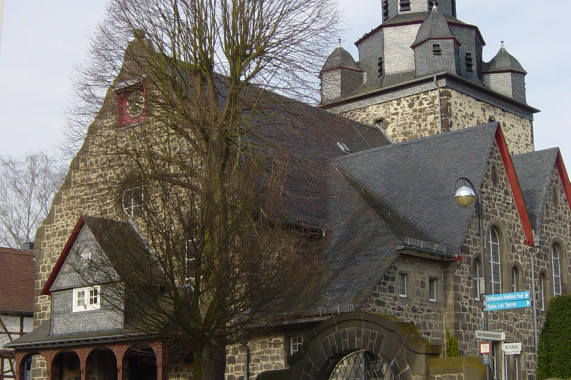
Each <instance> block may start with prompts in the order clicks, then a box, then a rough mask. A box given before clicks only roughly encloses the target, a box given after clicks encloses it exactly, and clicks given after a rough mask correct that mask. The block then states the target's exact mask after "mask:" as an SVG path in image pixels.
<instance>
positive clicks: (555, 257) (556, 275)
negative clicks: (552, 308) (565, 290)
mask: <svg viewBox="0 0 571 380" xmlns="http://www.w3.org/2000/svg"><path fill="white" fill-rule="evenodd" d="M560 251H561V249H560V248H558V246H557V244H553V245H552V246H551V266H552V273H553V295H554V296H559V295H561V254H560V253H559V252H560Z"/></svg>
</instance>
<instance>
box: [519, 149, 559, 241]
mask: <svg viewBox="0 0 571 380" xmlns="http://www.w3.org/2000/svg"><path fill="white" fill-rule="evenodd" d="M558 153H559V149H558V148H552V149H546V150H540V151H536V152H530V153H522V154H518V155H514V156H512V161H513V164H514V167H515V170H516V173H517V177H518V179H519V183H520V186H521V190H522V192H523V198H524V200H525V204H526V206H527V211H528V213H529V219H530V222H531V226H532V228H533V230H534V232H535V233H536V234H538V233H539V228H540V227H541V224H542V221H543V215H544V213H545V203H546V201H547V197H548V195H549V186H550V184H551V177H552V175H553V171H554V170H555V161H556V159H557V154H558Z"/></svg>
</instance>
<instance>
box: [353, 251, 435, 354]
mask: <svg viewBox="0 0 571 380" xmlns="http://www.w3.org/2000/svg"><path fill="white" fill-rule="evenodd" d="M442 265H444V264H442V263H440V262H438V261H434V260H427V259H421V258H418V257H412V256H405V255H401V256H400V257H399V258H398V259H397V260H396V262H395V263H394V264H393V266H392V267H391V269H389V270H388V271H387V272H386V273H385V275H384V277H383V279H382V280H381V281H380V283H379V284H378V285H377V286H376V287H375V288H374V290H373V292H372V293H371V295H370V296H369V298H368V299H367V301H366V302H365V304H364V305H363V310H364V311H369V312H374V313H382V314H388V315H394V316H396V317H398V318H400V319H401V320H403V321H406V322H413V323H414V324H415V325H416V328H417V329H418V330H419V332H420V333H421V334H422V335H423V337H425V338H427V339H428V340H430V342H431V343H438V344H443V343H444V331H445V326H444V319H443V313H444V297H445V290H444V287H443V278H442ZM399 273H405V274H406V275H407V296H406V297H400V296H399V294H398V292H399V288H398V275H399ZM431 278H433V279H436V289H437V292H436V301H430V300H429V294H428V282H429V279H431Z"/></svg>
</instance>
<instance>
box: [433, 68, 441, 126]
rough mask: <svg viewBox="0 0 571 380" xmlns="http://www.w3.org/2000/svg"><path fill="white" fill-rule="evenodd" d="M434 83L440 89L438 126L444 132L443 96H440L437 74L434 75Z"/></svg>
mask: <svg viewBox="0 0 571 380" xmlns="http://www.w3.org/2000/svg"><path fill="white" fill-rule="evenodd" d="M434 85H435V86H436V88H437V89H438V127H439V133H442V98H441V96H440V86H439V85H438V79H437V77H436V75H435V76H434Z"/></svg>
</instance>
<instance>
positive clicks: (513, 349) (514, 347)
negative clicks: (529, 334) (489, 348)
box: [502, 343, 521, 355]
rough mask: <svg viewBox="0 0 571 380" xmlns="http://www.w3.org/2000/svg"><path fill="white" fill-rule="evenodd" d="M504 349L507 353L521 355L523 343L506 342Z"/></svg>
mask: <svg viewBox="0 0 571 380" xmlns="http://www.w3.org/2000/svg"><path fill="white" fill-rule="evenodd" d="M502 350H503V351H504V354H506V355H519V354H521V343H504V344H503V346H502Z"/></svg>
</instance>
